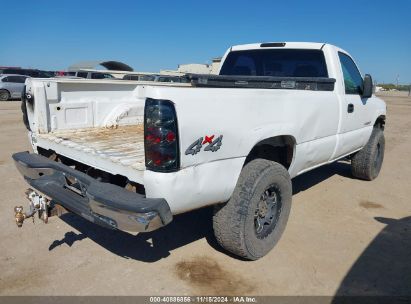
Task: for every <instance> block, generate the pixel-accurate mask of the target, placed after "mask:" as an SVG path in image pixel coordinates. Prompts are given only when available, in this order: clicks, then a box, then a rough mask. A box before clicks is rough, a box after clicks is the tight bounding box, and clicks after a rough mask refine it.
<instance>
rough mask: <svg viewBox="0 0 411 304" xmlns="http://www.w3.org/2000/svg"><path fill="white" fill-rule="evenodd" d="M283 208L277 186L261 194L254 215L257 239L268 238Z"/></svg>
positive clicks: (268, 188)
mask: <svg viewBox="0 0 411 304" xmlns="http://www.w3.org/2000/svg"><path fill="white" fill-rule="evenodd" d="M281 208H282V203H281V192H280V190H279V189H278V187H276V186H275V185H271V186H269V187H267V188H266V189H265V190H264V192H263V193H262V194H261V197H260V201H259V202H258V203H257V207H256V210H255V213H254V230H255V234H256V236H257V238H259V239H263V238H265V237H267V236H268V235H269V234H270V233H271V232H272V231H273V230H274V228H275V226H276V225H277V222H278V218H279V217H280V213H281Z"/></svg>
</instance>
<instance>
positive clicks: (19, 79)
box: [15, 76, 26, 83]
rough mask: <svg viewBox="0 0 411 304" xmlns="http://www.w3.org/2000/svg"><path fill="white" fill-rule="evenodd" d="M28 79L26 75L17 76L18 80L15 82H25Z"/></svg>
mask: <svg viewBox="0 0 411 304" xmlns="http://www.w3.org/2000/svg"><path fill="white" fill-rule="evenodd" d="M25 81H26V77H23V76H17V77H16V81H15V82H18V83H24V82H25Z"/></svg>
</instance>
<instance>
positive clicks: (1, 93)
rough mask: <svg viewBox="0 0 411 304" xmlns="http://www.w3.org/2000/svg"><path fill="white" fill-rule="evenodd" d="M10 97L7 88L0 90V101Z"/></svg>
mask: <svg viewBox="0 0 411 304" xmlns="http://www.w3.org/2000/svg"><path fill="white" fill-rule="evenodd" d="M9 99H10V93H9V91H7V90H0V101H7V100H9Z"/></svg>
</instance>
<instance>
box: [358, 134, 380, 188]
mask: <svg viewBox="0 0 411 304" xmlns="http://www.w3.org/2000/svg"><path fill="white" fill-rule="evenodd" d="M384 149H385V138H384V132H383V130H382V129H381V128H379V127H374V129H373V131H372V133H371V137H370V139H369V140H368V143H367V144H366V145H365V146H364V148H362V150H360V151H358V152H357V153H356V154H354V155H353V157H352V159H351V172H352V175H353V176H355V177H357V178H360V179H364V180H369V181H370V180H373V179H375V178H376V177H377V176H378V174H379V173H380V170H381V166H382V162H383V160H384Z"/></svg>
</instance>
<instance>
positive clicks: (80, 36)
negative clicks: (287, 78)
mask: <svg viewBox="0 0 411 304" xmlns="http://www.w3.org/2000/svg"><path fill="white" fill-rule="evenodd" d="M0 2H1V12H2V14H1V15H2V26H1V28H0V66H21V67H31V68H39V69H45V70H66V69H67V67H68V66H70V65H71V64H73V63H76V62H79V61H84V60H117V61H122V62H124V63H127V64H128V65H130V66H132V67H133V68H134V69H135V70H136V71H145V72H158V71H159V70H160V69H176V68H177V65H178V64H183V63H209V62H210V60H211V58H213V57H219V56H222V55H223V54H224V52H225V51H226V49H227V48H229V47H230V46H232V45H236V44H243V43H255V42H283V41H310V42H327V43H331V44H335V45H337V46H339V47H341V48H343V49H345V50H346V51H348V52H349V53H350V54H351V55H352V56H353V57H354V59H355V60H356V62H357V63H358V65H359V68H360V70H361V72H362V73H369V74H371V75H372V76H373V78H374V80H376V81H378V82H379V83H382V82H385V83H390V82H391V83H394V82H396V79H397V75H398V76H399V82H400V83H404V84H408V83H411V0H396V1H378V0H374V1H368V0H343V1H341V0H340V1H333V0H327V1H315V0H311V1H298V0H292V1H274V0H272V1H269V0H267V1H259V0H254V1H251V0H249V1H242V0H237V1H223V0H220V1H213V0H207V1H198V0H191V1H176V0H175V1H160V0H157V1H122V0H117V1H102V0H101V1H87V0H82V1H78V0H69V1H55V0H39V1H4V0H2V1H1V0H0Z"/></svg>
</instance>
